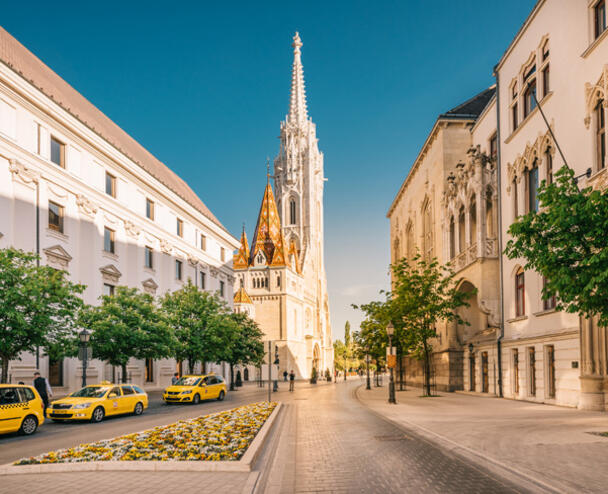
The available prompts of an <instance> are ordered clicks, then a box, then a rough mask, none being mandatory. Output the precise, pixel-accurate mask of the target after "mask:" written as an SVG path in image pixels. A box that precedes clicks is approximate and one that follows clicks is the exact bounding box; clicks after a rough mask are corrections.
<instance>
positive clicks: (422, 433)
mask: <svg viewBox="0 0 608 494" xmlns="http://www.w3.org/2000/svg"><path fill="white" fill-rule="evenodd" d="M363 386H364V385H363V384H362V385H360V386H358V387H357V388H356V389H355V390H354V393H353V395H354V396H355V398H356V399H357V401H358V402H359V403H361V405H363V406H364V407H365V408H367V409H368V410H369V411H370V412H371V413H373V414H374V415H376V416H377V417H379V418H381V419H383V420H385V421H386V422H389V423H390V424H392V425H394V426H395V427H396V428H398V429H399V430H402V431H403V432H405V433H410V434H411V433H414V434H416V436H418V437H419V438H420V439H422V440H425V441H427V442H430V443H433V444H435V445H436V446H439V447H441V448H442V449H444V450H447V451H449V452H450V453H452V454H454V455H455V456H457V457H459V458H461V459H464V460H467V461H470V462H473V463H476V464H477V465H478V466H480V467H482V468H484V469H485V470H488V471H490V472H492V473H494V474H496V475H498V476H500V477H502V478H504V479H505V480H509V481H511V482H516V483H519V484H523V485H522V487H525V488H526V489H528V490H529V491H531V492H537V493H546V492H550V493H556V494H559V493H563V492H565V491H564V489H563V487H561V488H560V487H557V486H553V485H550V484H547V483H545V482H543V481H542V480H538V479H536V478H534V477H532V476H531V475H529V474H527V473H525V472H522V471H521V470H518V469H517V468H513V467H511V466H509V465H507V464H506V463H503V462H500V461H498V460H495V459H494V458H491V457H489V456H487V455H484V454H483V453H480V452H477V451H475V450H474V449H471V448H469V447H467V446H463V445H462V444H458V443H457V442H455V441H452V440H451V439H449V438H447V437H445V436H442V435H441V434H438V433H436V432H434V431H432V430H430V429H427V428H425V427H422V426H420V425H417V424H414V423H412V422H409V421H407V420H401V421H400V422H397V421H395V420H393V419H391V418H389V417H387V416H386V415H384V414H383V413H381V412H379V411H377V410H374V409H373V408H372V407H371V406H370V405H368V404H367V403H366V402H365V400H364V399H362V398H361V397H360V396H359V391H360V390H361V389H363Z"/></svg>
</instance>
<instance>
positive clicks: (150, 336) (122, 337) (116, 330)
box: [81, 286, 177, 382]
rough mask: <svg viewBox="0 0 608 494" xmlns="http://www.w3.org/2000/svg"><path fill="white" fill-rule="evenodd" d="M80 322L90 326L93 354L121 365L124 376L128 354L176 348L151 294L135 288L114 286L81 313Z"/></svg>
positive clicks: (162, 353) (156, 354)
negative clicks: (112, 293) (100, 300)
mask: <svg viewBox="0 0 608 494" xmlns="http://www.w3.org/2000/svg"><path fill="white" fill-rule="evenodd" d="M81 321H82V324H83V325H84V326H86V327H88V328H90V329H91V330H92V334H91V341H90V343H91V347H92V349H93V357H94V358H98V359H101V360H105V361H107V362H109V363H110V364H111V365H114V366H120V367H121V368H122V371H123V372H122V378H123V382H125V381H126V379H127V372H126V367H127V363H128V361H129V358H131V357H134V358H138V359H146V358H152V359H161V358H167V357H170V356H172V355H173V354H174V353H175V352H174V350H175V347H176V344H177V342H176V339H175V336H174V333H173V331H172V330H171V329H170V327H169V325H168V324H167V320H166V317H165V315H164V314H163V312H162V311H161V310H159V308H158V307H157V306H156V304H155V302H154V298H153V297H152V296H151V295H149V294H147V293H141V292H140V291H138V290H137V289H135V288H127V287H124V286H119V287H116V289H115V292H114V295H112V296H107V295H104V296H103V297H102V303H101V305H99V306H94V307H89V308H88V309H87V310H86V311H84V312H83V313H82V318H81Z"/></svg>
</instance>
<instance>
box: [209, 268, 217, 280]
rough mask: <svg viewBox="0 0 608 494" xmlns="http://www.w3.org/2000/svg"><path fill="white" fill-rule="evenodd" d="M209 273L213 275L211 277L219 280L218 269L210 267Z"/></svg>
mask: <svg viewBox="0 0 608 494" xmlns="http://www.w3.org/2000/svg"><path fill="white" fill-rule="evenodd" d="M209 272H210V273H211V276H213V277H214V278H217V275H218V274H219V272H220V271H219V269H217V268H216V267H214V266H210V267H209Z"/></svg>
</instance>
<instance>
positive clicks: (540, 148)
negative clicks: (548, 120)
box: [507, 131, 555, 193]
mask: <svg viewBox="0 0 608 494" xmlns="http://www.w3.org/2000/svg"><path fill="white" fill-rule="evenodd" d="M547 149H549V150H550V152H551V156H555V146H554V145H553V140H552V139H551V134H550V133H549V131H547V132H546V133H545V134H542V135H539V136H538V137H537V138H536V140H535V141H534V142H533V143H532V144H530V143H528V144H527V145H526V148H525V149H524V152H523V154H520V155H518V156H517V158H515V161H514V162H513V163H507V192H508V193H510V192H511V184H512V183H513V179H515V178H517V182H518V183H519V181H520V180H521V177H522V175H523V173H524V170H525V169H526V168H527V167H528V165H532V163H534V160H535V159H538V160H540V159H542V157H543V155H544V154H545V152H546V151H547Z"/></svg>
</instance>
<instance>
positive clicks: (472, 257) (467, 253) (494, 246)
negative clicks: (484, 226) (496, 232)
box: [452, 238, 498, 272]
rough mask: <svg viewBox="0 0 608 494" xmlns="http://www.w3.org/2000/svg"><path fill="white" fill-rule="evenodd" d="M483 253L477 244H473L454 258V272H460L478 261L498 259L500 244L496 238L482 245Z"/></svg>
mask: <svg viewBox="0 0 608 494" xmlns="http://www.w3.org/2000/svg"><path fill="white" fill-rule="evenodd" d="M482 247H483V251H482V252H479V250H478V248H477V243H474V244H471V245H469V246H467V247H466V249H465V250H463V251H462V252H460V253H459V254H458V255H456V257H453V258H452V265H453V267H454V271H455V272H458V271H461V270H463V269H464V268H466V267H467V266H470V265H471V264H473V263H474V262H475V261H477V259H480V258H489V259H495V258H496V257H498V242H497V241H496V239H495V238H487V239H485V241H484V242H483V244H482Z"/></svg>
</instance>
